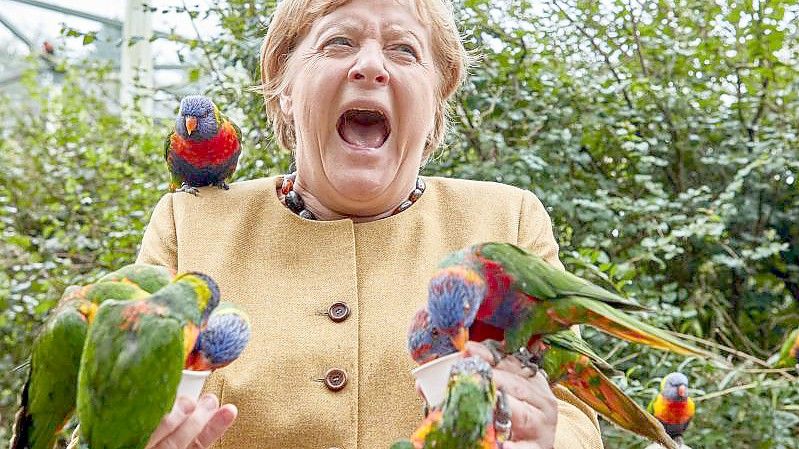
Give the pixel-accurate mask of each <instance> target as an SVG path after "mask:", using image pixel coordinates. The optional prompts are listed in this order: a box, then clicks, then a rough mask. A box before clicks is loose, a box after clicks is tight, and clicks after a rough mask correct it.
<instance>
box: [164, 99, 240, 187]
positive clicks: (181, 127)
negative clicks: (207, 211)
mask: <svg viewBox="0 0 799 449" xmlns="http://www.w3.org/2000/svg"><path fill="white" fill-rule="evenodd" d="M240 154H241V130H240V129H239V127H238V126H236V125H235V124H234V123H233V122H232V121H230V119H229V118H227V117H226V116H225V115H224V114H222V113H221V112H220V111H219V108H217V106H216V105H215V104H214V102H213V101H211V99H210V98H208V97H204V96H202V95H189V96H187V97H184V98H183V99H182V100H181V101H180V110H179V112H178V117H177V119H176V120H175V127H174V129H173V130H172V131H171V132H170V133H169V136H168V137H167V139H166V143H165V145H164V157H165V158H166V162H167V166H168V167H169V173H170V175H171V182H170V184H169V188H170V190H171V191H173V192H174V191H180V192H187V193H191V194H193V195H196V194H197V192H198V190H197V187H202V186H209V185H213V186H217V187H219V188H222V189H225V190H227V189H228V185H227V184H226V183H225V180H226V179H228V178H229V177H230V176H232V175H233V172H235V171H236V164H238V160H239V155H240Z"/></svg>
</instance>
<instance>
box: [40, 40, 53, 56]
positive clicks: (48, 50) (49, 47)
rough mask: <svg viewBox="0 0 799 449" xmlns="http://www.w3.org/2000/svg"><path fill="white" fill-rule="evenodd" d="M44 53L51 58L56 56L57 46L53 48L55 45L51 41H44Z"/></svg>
mask: <svg viewBox="0 0 799 449" xmlns="http://www.w3.org/2000/svg"><path fill="white" fill-rule="evenodd" d="M42 53H44V54H47V55H51V56H52V55H53V54H55V46H53V43H52V42H50V41H44V42H43V43H42Z"/></svg>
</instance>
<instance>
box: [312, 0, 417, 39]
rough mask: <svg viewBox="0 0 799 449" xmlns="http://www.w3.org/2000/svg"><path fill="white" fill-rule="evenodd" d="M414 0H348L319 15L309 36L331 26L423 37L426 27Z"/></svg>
mask: <svg viewBox="0 0 799 449" xmlns="http://www.w3.org/2000/svg"><path fill="white" fill-rule="evenodd" d="M423 22H426V20H424V19H423V18H422V17H421V11H420V10H419V8H418V5H416V0H352V1H350V2H347V3H345V4H343V5H341V6H340V7H338V8H336V9H334V10H332V11H331V12H330V13H328V14H326V15H324V16H322V17H320V18H319V19H317V20H316V21H315V22H314V23H313V24H312V25H311V33H310V34H311V35H313V34H315V33H319V32H320V31H325V30H327V29H329V28H331V27H339V28H345V29H347V28H352V29H361V30H363V29H371V28H375V27H377V29H379V30H380V31H381V32H383V33H394V34H397V33H405V32H410V33H411V34H412V35H414V36H415V37H416V38H417V39H420V40H421V39H422V38H423V36H424V37H427V31H428V28H427V27H426V26H425V25H424V24H423Z"/></svg>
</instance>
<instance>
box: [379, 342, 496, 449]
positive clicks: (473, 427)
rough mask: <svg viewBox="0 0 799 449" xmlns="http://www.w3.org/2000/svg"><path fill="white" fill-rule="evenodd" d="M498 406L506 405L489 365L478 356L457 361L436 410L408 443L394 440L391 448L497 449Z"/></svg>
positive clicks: (428, 416)
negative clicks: (443, 397)
mask: <svg viewBox="0 0 799 449" xmlns="http://www.w3.org/2000/svg"><path fill="white" fill-rule="evenodd" d="M499 407H507V404H503V401H502V394H501V392H500V391H498V390H497V388H496V386H495V385H494V381H493V377H492V371H491V366H489V365H488V363H486V362H485V361H484V360H482V359H480V358H479V357H469V358H466V359H463V360H459V361H458V362H456V363H455V365H453V366H452V369H451V371H450V375H449V381H448V383H447V393H446V396H445V399H444V401H443V402H442V403H441V405H440V407H437V408H435V409H433V410H432V411H431V412H430V413H429V414H428V415H427V417H425V420H424V421H423V422H422V424H421V425H420V426H419V427H418V428H417V430H416V431H415V432H414V433H413V435H412V436H411V438H410V440H403V441H398V442H396V443H394V444H393V445H392V446H391V449H434V448H435V449H499V448H501V447H502V446H501V443H502V437H501V436H499V435H498V432H497V430H496V427H495V419H496V414H497V412H498V408H499ZM500 412H501V413H507V412H506V411H503V410H500Z"/></svg>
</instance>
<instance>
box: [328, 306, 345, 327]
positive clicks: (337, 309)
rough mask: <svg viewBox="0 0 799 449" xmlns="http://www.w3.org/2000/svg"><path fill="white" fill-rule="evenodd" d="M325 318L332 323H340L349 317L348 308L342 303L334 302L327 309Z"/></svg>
mask: <svg viewBox="0 0 799 449" xmlns="http://www.w3.org/2000/svg"><path fill="white" fill-rule="evenodd" d="M327 316H329V317H330V319H331V320H332V321H333V322H336V323H340V322H342V321H344V320H346V319H347V317H348V316H350V306H348V305H347V304H346V303H343V302H334V303H333V305H331V306H330V308H328V309H327Z"/></svg>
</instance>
